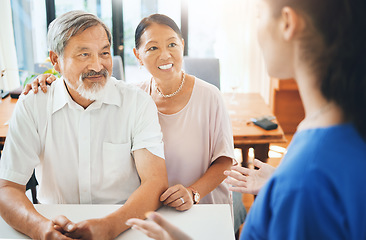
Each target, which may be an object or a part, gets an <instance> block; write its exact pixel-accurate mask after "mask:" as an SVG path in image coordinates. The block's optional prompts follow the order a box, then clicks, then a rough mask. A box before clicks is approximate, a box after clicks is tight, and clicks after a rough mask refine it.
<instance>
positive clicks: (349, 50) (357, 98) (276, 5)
mask: <svg viewBox="0 0 366 240" xmlns="http://www.w3.org/2000/svg"><path fill="white" fill-rule="evenodd" d="M268 2H269V4H271V5H272V7H273V9H274V11H273V14H274V15H275V16H279V15H280V14H281V9H282V8H283V7H285V6H289V7H291V8H293V9H294V10H295V11H297V12H299V14H301V15H303V16H304V18H305V21H306V23H307V29H306V30H305V33H304V34H303V36H301V37H300V44H301V56H300V57H301V58H302V60H303V61H305V62H306V63H307V64H308V66H309V67H310V70H311V71H312V72H313V73H314V74H315V76H316V77H317V79H319V82H318V83H319V88H320V90H321V92H322V94H323V96H324V97H325V98H326V99H327V100H328V101H333V102H335V103H336V104H337V105H338V106H340V108H341V109H342V111H343V115H344V117H345V119H346V120H347V121H349V122H351V123H353V124H354V126H355V127H356V128H357V130H358V132H359V133H360V134H361V135H362V137H363V138H364V139H366V1H365V0H320V1H319V0H268Z"/></svg>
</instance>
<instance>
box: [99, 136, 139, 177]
mask: <svg viewBox="0 0 366 240" xmlns="http://www.w3.org/2000/svg"><path fill="white" fill-rule="evenodd" d="M135 169H136V167H135V164H134V161H133V159H132V155H131V143H123V144H117V143H109V142H103V171H104V178H105V179H109V180H112V181H124V180H127V179H128V178H129V177H130V175H131V173H133V172H135Z"/></svg>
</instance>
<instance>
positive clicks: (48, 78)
mask: <svg viewBox="0 0 366 240" xmlns="http://www.w3.org/2000/svg"><path fill="white" fill-rule="evenodd" d="M56 79H57V78H56V76H55V75H53V74H51V73H45V74H41V75H38V76H37V77H36V78H35V79H34V80H33V82H31V83H28V84H27V85H25V87H24V90H23V94H24V95H27V94H28V92H29V91H30V90H31V89H32V90H33V92H34V93H37V92H38V87H41V90H42V91H43V92H44V93H46V92H47V84H48V85H51V84H52V82H54V81H55V80H56Z"/></svg>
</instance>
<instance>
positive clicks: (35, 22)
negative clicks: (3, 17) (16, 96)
mask: <svg viewBox="0 0 366 240" xmlns="http://www.w3.org/2000/svg"><path fill="white" fill-rule="evenodd" d="M11 6H12V16H13V26H14V39H15V47H16V52H17V59H18V67H19V73H20V81H21V82H23V81H24V80H25V78H26V77H27V76H29V75H31V74H33V73H34V64H35V63H43V62H45V60H46V58H47V56H48V51H47V38H46V35H47V23H46V10H45V9H46V7H45V2H44V1H22V0H12V1H11Z"/></svg>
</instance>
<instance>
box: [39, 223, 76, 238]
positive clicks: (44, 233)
mask: <svg viewBox="0 0 366 240" xmlns="http://www.w3.org/2000/svg"><path fill="white" fill-rule="evenodd" d="M37 227H38V234H37V236H33V237H34V238H36V239H42V240H43V239H47V240H53V239H57V240H72V239H73V238H70V237H69V236H67V235H65V233H66V232H67V231H73V230H74V228H67V229H66V228H65V229H64V228H63V227H66V226H63V227H61V226H59V225H56V224H55V222H54V221H51V220H46V221H43V222H42V223H41V224H39V225H38V226H37Z"/></svg>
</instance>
